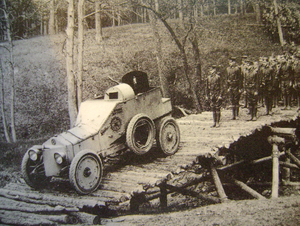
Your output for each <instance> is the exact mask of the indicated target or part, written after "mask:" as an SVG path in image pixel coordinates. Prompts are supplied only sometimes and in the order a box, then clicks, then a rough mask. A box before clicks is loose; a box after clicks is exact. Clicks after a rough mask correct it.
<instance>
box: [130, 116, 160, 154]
mask: <svg viewBox="0 0 300 226" xmlns="http://www.w3.org/2000/svg"><path fill="white" fill-rule="evenodd" d="M154 139H155V125H154V122H153V121H152V120H151V119H150V118H149V117H148V116H147V115H145V114H138V115H135V116H134V117H133V118H132V119H131V120H130V122H129V124H128V127H127V131H126V143H127V146H128V147H129V148H130V150H132V151H133V152H134V153H136V154H138V155H142V154H145V153H147V152H148V151H149V150H150V149H151V148H152V146H153V142H154Z"/></svg>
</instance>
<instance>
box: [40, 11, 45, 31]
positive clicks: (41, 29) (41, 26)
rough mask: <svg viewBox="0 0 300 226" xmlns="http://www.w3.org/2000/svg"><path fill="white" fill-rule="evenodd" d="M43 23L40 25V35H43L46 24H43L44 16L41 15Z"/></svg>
mask: <svg viewBox="0 0 300 226" xmlns="http://www.w3.org/2000/svg"><path fill="white" fill-rule="evenodd" d="M40 20H41V23H40V35H43V29H44V27H43V26H44V23H43V16H42V15H41V19H40Z"/></svg>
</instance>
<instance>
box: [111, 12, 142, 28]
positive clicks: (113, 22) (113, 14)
mask: <svg viewBox="0 0 300 226" xmlns="http://www.w3.org/2000/svg"><path fill="white" fill-rule="evenodd" d="M115 18H116V10H115V8H113V9H112V26H113V27H115V26H116V20H115ZM137 20H138V18H137Z"/></svg>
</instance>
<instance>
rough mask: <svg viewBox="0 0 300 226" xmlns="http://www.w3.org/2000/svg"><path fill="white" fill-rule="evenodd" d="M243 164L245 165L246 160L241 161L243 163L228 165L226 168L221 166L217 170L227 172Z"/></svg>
mask: <svg viewBox="0 0 300 226" xmlns="http://www.w3.org/2000/svg"><path fill="white" fill-rule="evenodd" d="M242 163H245V160H241V161H237V162H234V163H232V164H228V165H226V166H221V167H217V170H227V169H231V168H233V167H236V166H238V165H241V164H242Z"/></svg>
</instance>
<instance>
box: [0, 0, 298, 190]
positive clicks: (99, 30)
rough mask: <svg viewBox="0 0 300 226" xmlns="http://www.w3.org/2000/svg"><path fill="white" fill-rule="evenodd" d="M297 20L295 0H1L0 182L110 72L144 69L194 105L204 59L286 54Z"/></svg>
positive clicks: (196, 108) (69, 119)
mask: <svg viewBox="0 0 300 226" xmlns="http://www.w3.org/2000/svg"><path fill="white" fill-rule="evenodd" d="M299 28H300V6H299V4H298V3H297V1H296V0H295V1H293V0H289V1H288V0H281V1H279V0H263V1H257V0H165V1H164V0H155V1H154V0H153V1H151V0H144V1H142V0H129V1H120V0H110V1H105V0H103V1H100V0H99V1H98V0H95V1H92V0H89V1H84V0H78V1H77V0H76V1H75V0H10V1H6V0H1V3H0V39H1V43H0V54H1V57H0V61H1V64H0V66H1V67H0V68H1V70H0V75H1V76H0V84H1V93H0V94H1V95H0V97H1V99H0V100H1V102H0V103H1V124H2V127H1V128H0V147H1V148H0V149H1V151H0V161H1V164H0V171H1V172H2V171H3V175H2V176H1V183H3V184H5V183H6V182H7V181H9V180H12V179H13V177H14V176H13V175H16V178H17V177H18V175H17V174H18V173H19V166H20V162H21V157H22V156H23V154H24V153H25V151H26V150H27V148H28V147H29V146H31V145H32V144H37V143H42V142H43V141H44V140H45V139H47V138H49V137H50V136H53V135H54V134H57V133H60V132H62V131H64V130H66V129H68V128H70V127H71V126H72V124H74V120H75V118H76V114H77V111H78V108H79V106H80V102H81V101H84V100H86V99H88V98H92V97H93V96H94V95H95V94H102V93H103V92H104V91H105V90H106V89H107V88H108V87H110V86H112V85H114V84H115V83H114V82H113V81H112V80H110V79H108V77H111V78H113V79H115V80H120V78H121V76H122V75H123V74H125V73H127V72H129V71H131V70H141V71H145V72H147V73H148V76H149V79H150V84H151V86H161V87H162V90H163V93H164V96H168V97H170V98H171V99H172V102H173V104H174V105H176V106H180V107H182V108H184V109H188V110H190V111H191V112H195V113H196V112H197V113H200V112H202V111H204V110H209V109H208V107H207V106H206V105H205V101H204V99H205V98H204V97H205V93H204V90H205V88H204V87H205V84H204V81H205V78H206V76H207V68H208V66H209V65H210V64H216V65H218V66H219V71H220V73H221V75H222V77H223V79H224V76H225V74H226V73H225V69H226V67H227V65H228V58H229V57H231V56H236V57H238V60H240V58H241V56H243V55H248V56H249V58H250V59H251V60H255V61H257V60H258V58H259V57H261V56H271V55H278V54H283V52H284V51H289V50H291V49H293V48H294V47H296V46H297V45H298V44H300V39H299V37H300V29H299ZM225 99H226V96H225ZM225 104H226V101H225ZM224 107H226V105H224ZM4 172H5V173H4ZM7 172H9V173H7ZM11 175H12V176H11Z"/></svg>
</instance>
